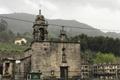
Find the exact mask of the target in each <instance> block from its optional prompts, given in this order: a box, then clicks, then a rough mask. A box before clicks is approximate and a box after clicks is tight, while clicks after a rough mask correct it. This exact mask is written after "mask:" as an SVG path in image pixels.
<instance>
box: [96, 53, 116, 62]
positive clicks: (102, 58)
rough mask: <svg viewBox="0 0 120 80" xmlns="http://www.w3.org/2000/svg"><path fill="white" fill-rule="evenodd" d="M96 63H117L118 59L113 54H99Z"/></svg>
mask: <svg viewBox="0 0 120 80" xmlns="http://www.w3.org/2000/svg"><path fill="white" fill-rule="evenodd" d="M94 63H116V57H115V56H114V55H113V54H112V53H101V52H98V53H97V54H96V57H95V59H94Z"/></svg>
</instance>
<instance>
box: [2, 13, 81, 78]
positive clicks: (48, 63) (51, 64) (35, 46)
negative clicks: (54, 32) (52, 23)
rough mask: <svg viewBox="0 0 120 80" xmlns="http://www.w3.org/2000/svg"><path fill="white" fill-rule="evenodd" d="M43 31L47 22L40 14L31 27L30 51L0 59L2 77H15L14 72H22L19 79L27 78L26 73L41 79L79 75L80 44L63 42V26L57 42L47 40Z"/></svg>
mask: <svg viewBox="0 0 120 80" xmlns="http://www.w3.org/2000/svg"><path fill="white" fill-rule="evenodd" d="M47 28H48V23H47V21H46V20H45V18H44V16H43V15H41V11H40V12H39V15H37V16H36V19H35V22H34V24H33V42H32V43H31V45H30V48H28V49H27V50H25V51H24V54H16V55H13V56H14V57H12V58H11V57H4V59H2V62H3V72H2V75H3V76H7V75H9V76H12V77H16V76H15V75H16V72H18V71H19V72H21V73H23V74H22V76H23V77H27V74H29V73H32V72H35V73H37V72H40V73H41V74H42V76H43V77H49V76H51V75H54V76H55V77H56V78H67V77H76V76H80V67H81V60H80V43H79V42H69V41H67V40H66V32H65V30H64V26H62V29H61V30H60V38H59V41H50V40H48V34H49V32H48V30H47ZM11 56H12V55H11ZM16 62H17V63H18V64H16ZM65 80H67V79H65Z"/></svg>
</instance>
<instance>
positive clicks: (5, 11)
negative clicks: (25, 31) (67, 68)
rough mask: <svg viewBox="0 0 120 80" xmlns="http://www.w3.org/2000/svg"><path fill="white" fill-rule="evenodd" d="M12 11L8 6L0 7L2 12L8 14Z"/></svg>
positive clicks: (0, 12)
mask: <svg viewBox="0 0 120 80" xmlns="http://www.w3.org/2000/svg"><path fill="white" fill-rule="evenodd" d="M11 12H12V11H10V10H9V9H7V8H2V7H1V8H0V14H8V13H11Z"/></svg>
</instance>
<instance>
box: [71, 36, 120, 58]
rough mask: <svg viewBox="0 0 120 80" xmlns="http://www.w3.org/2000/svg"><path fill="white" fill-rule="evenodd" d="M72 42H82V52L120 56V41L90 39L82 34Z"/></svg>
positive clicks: (100, 37) (103, 38) (99, 38)
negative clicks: (88, 51)
mask: <svg viewBox="0 0 120 80" xmlns="http://www.w3.org/2000/svg"><path fill="white" fill-rule="evenodd" d="M71 41H80V45H81V51H82V52H84V51H86V50H91V51H93V52H103V53H113V54H115V55H116V56H120V39H118V38H116V39H114V38H110V37H103V36H98V37H88V36H87V35H84V34H81V35H78V36H75V37H72V38H71Z"/></svg>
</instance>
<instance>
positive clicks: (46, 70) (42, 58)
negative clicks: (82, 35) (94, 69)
mask: <svg viewBox="0 0 120 80" xmlns="http://www.w3.org/2000/svg"><path fill="white" fill-rule="evenodd" d="M63 46H64V47H65V53H66V56H67V63H68V66H69V69H68V70H69V76H79V75H80V66H81V64H80V62H81V61H80V44H79V43H60V42H59V43H57V42H35V43H33V44H32V46H31V48H32V50H30V51H29V53H28V54H30V55H32V57H31V61H32V62H31V63H32V65H31V70H32V71H33V72H38V71H41V72H42V73H43V75H44V76H50V71H51V70H54V71H55V76H58V77H59V76H60V66H61V62H62V48H63Z"/></svg>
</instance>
